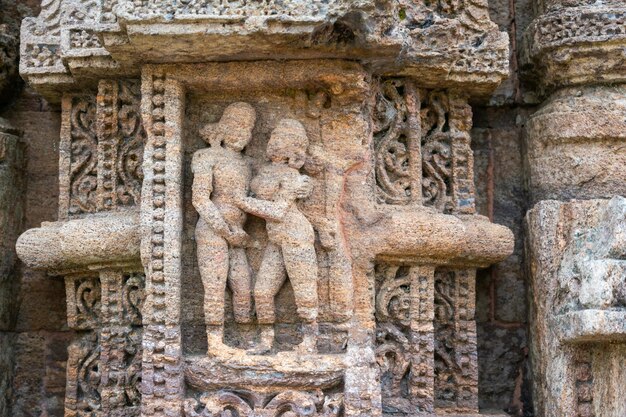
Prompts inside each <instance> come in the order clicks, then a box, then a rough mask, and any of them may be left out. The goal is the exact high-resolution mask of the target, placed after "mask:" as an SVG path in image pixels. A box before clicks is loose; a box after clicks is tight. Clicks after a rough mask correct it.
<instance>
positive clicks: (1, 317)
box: [0, 63, 25, 417]
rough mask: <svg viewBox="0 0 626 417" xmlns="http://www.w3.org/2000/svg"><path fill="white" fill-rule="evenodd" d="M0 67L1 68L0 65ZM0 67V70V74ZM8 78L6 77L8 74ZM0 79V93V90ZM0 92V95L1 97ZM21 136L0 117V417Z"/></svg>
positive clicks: (7, 406) (7, 394) (5, 392)
mask: <svg viewBox="0 0 626 417" xmlns="http://www.w3.org/2000/svg"><path fill="white" fill-rule="evenodd" d="M0 65H2V64H1V63H0ZM1 69H2V67H1V66H0V71H1ZM7 77H8V74H7ZM1 84H2V79H0V90H2V88H1V87H2V85H1ZM1 92H2V91H0V93H1ZM20 136H21V133H20V132H19V131H18V130H16V129H15V128H13V127H12V126H11V125H10V124H9V123H8V121H6V120H5V119H3V118H1V117H0V332H1V333H0V351H1V352H2V353H1V354H0V416H2V417H5V416H7V417H8V416H9V415H10V410H11V395H12V386H13V376H14V374H13V366H14V362H15V357H14V355H15V337H14V336H13V335H11V334H9V333H4V332H10V331H13V330H14V329H15V326H16V321H17V315H18V307H19V305H18V300H17V298H18V292H19V279H18V274H17V271H16V266H17V257H16V254H15V240H16V239H17V236H18V234H19V232H20V231H21V228H22V222H23V219H24V199H23V196H22V194H21V189H22V187H23V186H24V181H25V179H24V143H23V142H22V140H21V137H20Z"/></svg>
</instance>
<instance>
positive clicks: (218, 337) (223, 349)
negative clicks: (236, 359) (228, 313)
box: [207, 326, 241, 357]
mask: <svg viewBox="0 0 626 417" xmlns="http://www.w3.org/2000/svg"><path fill="white" fill-rule="evenodd" d="M207 345H208V348H207V351H208V354H209V356H215V357H224V356H232V355H236V354H238V353H240V352H241V349H237V348H233V347H230V346H228V345H227V344H225V343H224V328H223V327H222V326H208V327H207Z"/></svg>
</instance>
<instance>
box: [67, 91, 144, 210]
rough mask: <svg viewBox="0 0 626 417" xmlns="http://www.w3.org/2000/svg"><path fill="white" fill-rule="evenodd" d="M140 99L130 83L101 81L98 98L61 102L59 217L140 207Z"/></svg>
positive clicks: (75, 98) (141, 132)
mask: <svg viewBox="0 0 626 417" xmlns="http://www.w3.org/2000/svg"><path fill="white" fill-rule="evenodd" d="M139 97H140V92H139V83H138V82H137V81H133V80H130V81H110V80H103V81H101V82H100V85H99V91H98V95H97V97H93V96H68V97H66V99H65V101H64V103H65V104H64V118H65V119H66V121H65V126H66V127H65V129H64V130H63V131H62V143H61V147H62V150H63V152H62V153H61V155H62V159H61V166H62V170H64V171H65V172H66V174H65V175H61V187H62V189H63V190H66V191H64V192H63V194H64V196H63V198H62V199H61V207H60V215H61V216H62V217H67V216H69V217H76V216H81V215H84V214H88V213H94V212H97V211H107V210H114V209H116V208H118V207H126V206H136V205H137V204H138V203H139V199H140V195H141V182H142V178H143V173H142V169H141V164H142V160H143V145H144V142H145V131H144V129H143V124H142V123H141V117H140V113H139V101H140V99H139Z"/></svg>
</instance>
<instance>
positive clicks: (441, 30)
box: [20, 0, 509, 101]
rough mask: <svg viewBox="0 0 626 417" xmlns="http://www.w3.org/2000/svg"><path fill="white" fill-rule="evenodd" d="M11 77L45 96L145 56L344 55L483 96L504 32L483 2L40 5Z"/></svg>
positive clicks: (78, 0) (500, 66)
mask: <svg viewBox="0 0 626 417" xmlns="http://www.w3.org/2000/svg"><path fill="white" fill-rule="evenodd" d="M21 40H22V42H21V56H22V59H21V64H20V73H21V74H22V76H23V77H24V78H25V79H26V80H27V81H28V82H29V83H30V84H31V85H33V86H34V87H35V88H36V89H37V90H38V91H39V92H41V93H42V94H44V95H45V96H46V97H47V98H48V99H49V100H53V101H58V100H59V98H60V95H61V93H62V92H67V91H71V90H78V89H81V88H84V87H85V86H90V85H91V86H95V84H96V83H97V80H98V79H101V78H106V77H112V76H129V75H134V76H136V75H138V74H139V71H140V68H141V65H142V64H145V63H168V62H169V63H182V62H209V61H231V60H267V59H274V60H276V59H280V60H291V59H323V58H328V59H350V60H356V61H359V62H361V63H363V64H365V66H366V67H367V68H369V69H370V71H371V72H372V73H374V74H380V75H402V76H412V77H415V78H416V79H418V80H420V83H421V84H422V85H423V86H424V87H427V88H434V87H440V88H461V89H464V91H467V93H468V94H470V95H474V96H485V95H487V94H489V93H490V92H491V91H492V90H493V89H494V88H495V87H496V86H497V85H498V84H499V83H500V81H501V80H502V79H504V78H505V77H506V76H507V75H508V55H509V51H508V36H507V34H506V33H503V32H499V31H498V28H497V26H496V25H495V24H494V23H493V22H491V20H490V19H489V14H488V8H487V2H486V1H484V0H472V1H470V0H465V1H463V2H460V4H459V5H456V4H452V3H451V4H449V5H447V6H446V5H439V6H426V5H425V4H422V3H421V2H411V1H401V2H374V1H371V0H361V1H356V2H355V1H349V0H334V1H331V2H323V4H322V2H285V3H284V5H263V4H256V3H255V4H254V5H232V6H227V5H221V2H216V1H210V0H205V1H189V2H180V3H172V2H161V1H147V0H146V1H139V2H137V1H135V2H133V1H128V0H120V1H118V2H104V3H103V4H99V5H93V4H91V3H88V2H86V1H84V0H51V1H48V2H44V4H43V5H42V12H41V14H40V16H39V17H37V18H27V19H25V20H24V22H23V24H22V35H21Z"/></svg>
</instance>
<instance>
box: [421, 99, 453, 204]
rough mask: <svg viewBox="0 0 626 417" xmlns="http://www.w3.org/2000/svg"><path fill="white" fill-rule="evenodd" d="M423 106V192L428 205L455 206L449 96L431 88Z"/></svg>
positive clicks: (424, 200) (425, 202) (424, 201)
mask: <svg viewBox="0 0 626 417" xmlns="http://www.w3.org/2000/svg"><path fill="white" fill-rule="evenodd" d="M424 104H425V105H426V106H425V107H423V108H422V109H420V113H421V121H422V166H423V173H422V196H423V198H422V199H423V203H424V205H426V206H433V207H435V208H437V209H439V210H443V211H446V212H449V211H451V210H452V207H451V202H450V197H451V196H450V192H451V188H452V187H451V185H452V184H451V181H452V148H451V143H450V142H451V141H450V137H449V135H447V133H446V132H447V129H448V126H447V113H448V103H447V97H446V95H445V94H443V93H441V92H431V93H430V94H429V95H428V98H427V101H426V103H424Z"/></svg>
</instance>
